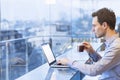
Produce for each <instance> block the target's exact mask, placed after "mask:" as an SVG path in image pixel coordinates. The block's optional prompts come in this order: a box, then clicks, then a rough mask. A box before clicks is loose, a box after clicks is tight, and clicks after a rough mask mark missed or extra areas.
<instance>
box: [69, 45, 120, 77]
mask: <svg viewBox="0 0 120 80" xmlns="http://www.w3.org/2000/svg"><path fill="white" fill-rule="evenodd" d="M118 46H119V47H118ZM119 53H120V45H117V46H111V47H110V48H109V49H107V50H106V51H105V55H104V56H103V57H102V58H101V59H100V60H99V59H98V57H97V54H94V55H92V57H93V56H94V57H97V58H95V59H97V60H98V61H97V62H95V63H94V64H91V65H90V64H84V63H83V62H78V61H76V62H74V63H73V64H71V67H72V68H75V69H78V70H79V71H81V72H82V73H84V74H85V75H90V76H96V75H99V74H102V73H103V72H105V71H107V70H109V69H112V68H113V67H115V66H116V64H118V63H120V62H119V61H120V54H119Z"/></svg>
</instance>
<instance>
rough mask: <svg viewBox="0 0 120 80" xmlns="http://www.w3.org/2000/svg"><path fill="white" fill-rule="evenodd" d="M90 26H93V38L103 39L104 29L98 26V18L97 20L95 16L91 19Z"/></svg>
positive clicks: (102, 26)
mask: <svg viewBox="0 0 120 80" xmlns="http://www.w3.org/2000/svg"><path fill="white" fill-rule="evenodd" d="M92 25H93V27H92V31H93V33H94V34H95V36H96V37H97V38H100V37H104V36H105V31H106V30H105V28H104V25H103V24H102V25H101V24H100V23H99V22H98V18H97V16H96V17H93V21H92Z"/></svg>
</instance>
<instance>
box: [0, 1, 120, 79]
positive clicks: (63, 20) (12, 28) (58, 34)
mask: <svg viewBox="0 0 120 80" xmlns="http://www.w3.org/2000/svg"><path fill="white" fill-rule="evenodd" d="M119 3H120V1H119V0H114V1H113V0H110V1H108V0H0V4H1V7H0V14H1V15H0V80H14V79H15V78H17V77H20V76H22V75H24V74H25V73H27V72H29V71H31V70H33V69H35V68H37V67H39V66H41V65H43V64H44V63H46V59H45V56H44V55H43V52H42V50H41V44H42V43H46V42H47V43H50V46H51V48H52V50H53V52H54V54H55V56H56V57H57V56H59V55H61V54H64V53H65V52H67V51H68V50H69V49H71V48H72V44H73V43H74V42H81V41H84V40H86V41H89V42H98V41H97V39H96V38H95V37H94V35H93V34H92V32H91V27H92V24H91V22H92V17H91V13H92V12H93V11H96V10H97V9H100V8H102V7H108V8H111V9H113V10H114V11H115V13H116V17H117V23H116V30H117V28H118V24H120V22H119V20H120V14H119V12H120V9H119V8H118V6H119ZM111 4H112V5H111ZM118 31H119V29H118Z"/></svg>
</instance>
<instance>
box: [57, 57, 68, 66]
mask: <svg viewBox="0 0 120 80" xmlns="http://www.w3.org/2000/svg"><path fill="white" fill-rule="evenodd" d="M69 61H70V60H69V59H68V58H62V59H59V60H58V61H57V63H58V64H63V65H67V64H68V63H69Z"/></svg>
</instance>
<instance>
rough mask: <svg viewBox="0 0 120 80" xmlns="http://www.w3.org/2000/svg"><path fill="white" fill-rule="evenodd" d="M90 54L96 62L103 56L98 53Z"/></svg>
mask: <svg viewBox="0 0 120 80" xmlns="http://www.w3.org/2000/svg"><path fill="white" fill-rule="evenodd" d="M89 56H90V57H91V58H92V60H93V61H94V62H97V61H98V60H100V59H101V56H100V55H99V54H98V53H89Z"/></svg>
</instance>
